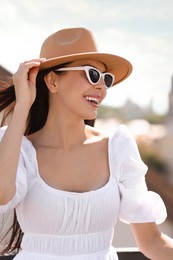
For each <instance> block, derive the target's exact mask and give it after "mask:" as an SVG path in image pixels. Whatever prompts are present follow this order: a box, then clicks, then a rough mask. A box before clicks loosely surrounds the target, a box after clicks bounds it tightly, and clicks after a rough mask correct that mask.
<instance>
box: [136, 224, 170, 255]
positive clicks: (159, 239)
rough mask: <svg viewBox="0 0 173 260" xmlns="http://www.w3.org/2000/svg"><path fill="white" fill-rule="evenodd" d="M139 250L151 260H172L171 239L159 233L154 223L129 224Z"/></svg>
mask: <svg viewBox="0 0 173 260" xmlns="http://www.w3.org/2000/svg"><path fill="white" fill-rule="evenodd" d="M131 228H132V231H133V234H134V237H135V240H136V242H137V245H138V247H139V250H140V251H141V252H142V253H143V254H144V255H145V256H147V257H148V258H149V259H152V260H163V259H164V260H172V259H173V239H171V238H170V237H168V236H166V235H165V234H162V233H160V231H159V230H158V228H157V225H156V224H155V223H144V224H131Z"/></svg>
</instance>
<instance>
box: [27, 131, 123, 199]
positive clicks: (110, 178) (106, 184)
mask: <svg viewBox="0 0 173 260" xmlns="http://www.w3.org/2000/svg"><path fill="white" fill-rule="evenodd" d="M117 132H118V131H116V132H115V133H114V135H109V136H108V142H107V154H108V167H109V178H108V181H107V182H106V183H105V184H104V185H103V186H101V187H100V188H97V189H93V190H88V191H83V192H77V191H68V190H63V189H58V188H54V187H52V186H51V185H49V184H48V183H46V181H44V179H43V178H42V177H41V175H40V173H39V166H38V160H37V152H36V149H35V147H34V145H33V144H32V142H31V141H30V140H29V139H28V138H27V137H26V136H25V140H26V141H27V142H28V143H29V145H30V147H31V150H32V151H33V159H34V163H35V165H36V176H37V178H38V180H39V182H40V183H41V184H42V185H43V187H45V188H46V189H48V190H50V191H52V192H55V193H59V194H66V195H73V196H82V195H83V196H84V195H90V194H93V193H99V192H102V191H104V190H106V189H107V188H108V187H109V185H110V184H111V180H112V178H113V176H112V173H111V167H110V162H111V158H110V154H111V152H110V149H111V140H112V138H113V136H115V135H116V134H117Z"/></svg>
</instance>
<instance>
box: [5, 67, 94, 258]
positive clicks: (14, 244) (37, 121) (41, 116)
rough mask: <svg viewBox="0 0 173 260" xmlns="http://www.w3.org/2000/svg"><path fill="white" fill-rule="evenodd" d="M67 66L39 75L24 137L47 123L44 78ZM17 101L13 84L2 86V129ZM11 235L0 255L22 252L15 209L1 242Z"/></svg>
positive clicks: (86, 122) (20, 232)
mask: <svg viewBox="0 0 173 260" xmlns="http://www.w3.org/2000/svg"><path fill="white" fill-rule="evenodd" d="M66 65H67V63H66V64H61V65H59V66H56V67H53V68H49V69H46V70H43V71H40V72H39V73H38V75H37V79H36V88H37V94H36V99H35V101H34V103H33V105H32V107H31V109H30V111H29V115H28V119H27V124H26V129H25V133H24V135H29V134H32V133H34V132H36V131H38V130H39V129H41V128H42V127H43V126H44V125H45V123H46V120H47V116H48V111H49V99H48V96H49V94H48V88H47V86H46V83H45V81H44V76H45V75H47V74H48V73H49V72H50V71H53V70H55V69H58V68H62V67H64V66H66ZM59 73H61V72H59ZM1 85H2V84H1ZM15 100H16V97H15V89H14V85H13V84H11V85H10V86H1V88H0V112H2V111H3V116H2V121H1V124H0V126H1V127H2V126H3V125H5V124H8V120H9V118H10V117H11V115H12V113H13V109H14V106H15ZM94 122H95V120H85V124H87V125H90V126H94ZM9 234H10V239H8V241H7V242H6V245H5V246H4V248H3V250H2V251H0V255H3V254H7V253H8V254H9V253H17V252H18V251H19V250H20V245H21V241H22V236H23V233H22V230H21V228H20V225H19V223H18V221H17V217H16V211H15V209H14V216H13V222H12V225H11V226H10V227H9V229H8V231H7V232H6V234H5V236H3V238H2V239H1V241H0V242H2V241H5V239H6V238H7V237H8V236H9Z"/></svg>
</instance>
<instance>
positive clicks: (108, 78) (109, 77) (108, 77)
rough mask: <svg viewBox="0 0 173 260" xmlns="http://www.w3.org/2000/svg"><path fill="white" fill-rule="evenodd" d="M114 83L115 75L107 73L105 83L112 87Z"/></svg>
mask: <svg viewBox="0 0 173 260" xmlns="http://www.w3.org/2000/svg"><path fill="white" fill-rule="evenodd" d="M112 84H113V77H112V76H111V75H110V74H105V85H106V87H107V88H110V87H111V86H112Z"/></svg>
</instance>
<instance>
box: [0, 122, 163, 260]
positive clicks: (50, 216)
mask: <svg viewBox="0 0 173 260" xmlns="http://www.w3.org/2000/svg"><path fill="white" fill-rule="evenodd" d="M4 131H5V129H4V128H3V129H2V128H1V129H0V135H1V137H2V135H3V133H4ZM108 158H109V168H110V178H109V181H108V182H107V184H105V185H104V186H103V187H102V188H99V189H97V190H93V191H89V192H83V193H77V192H68V191H62V190H58V189H55V188H52V187H50V186H48V185H47V184H46V183H45V182H44V181H43V179H42V178H41V177H40V175H39V171H38V164H37V159H36V151H35V149H34V147H33V145H32V143H31V142H30V141H29V140H28V139H27V138H26V137H23V141H22V146H21V154H20V161H19V165H18V172H17V179H16V194H15V196H14V198H13V199H12V200H11V201H10V202H9V203H8V204H7V205H2V206H0V213H3V212H6V211H7V210H9V209H11V208H14V207H15V208H16V212H17V217H18V221H19V223H20V226H21V228H22V231H23V232H24V236H23V239H22V244H21V247H22V250H21V251H20V252H19V254H17V256H16V257H15V258H14V259H15V260H31V259H32V260H117V259H118V256H117V253H116V250H115V248H114V247H113V246H111V243H112V238H113V230H114V226H115V224H116V222H117V219H118V218H120V220H121V221H123V222H126V223H144V222H157V223H161V222H163V221H164V220H165V218H166V209H165V206H164V203H163V201H162V199H161V198H160V196H159V195H158V194H156V193H154V192H151V191H148V190H147V187H146V183H145V174H146V171H147V166H146V165H145V164H144V163H143V162H142V160H141V158H140V155H139V152H138V148H137V145H136V143H135V141H134V139H133V138H132V136H131V135H130V134H129V132H128V130H127V128H126V127H125V126H119V127H118V129H117V130H116V132H115V133H114V134H113V135H112V136H111V137H110V138H109V142H108ZM117 235H118V234H117Z"/></svg>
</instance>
